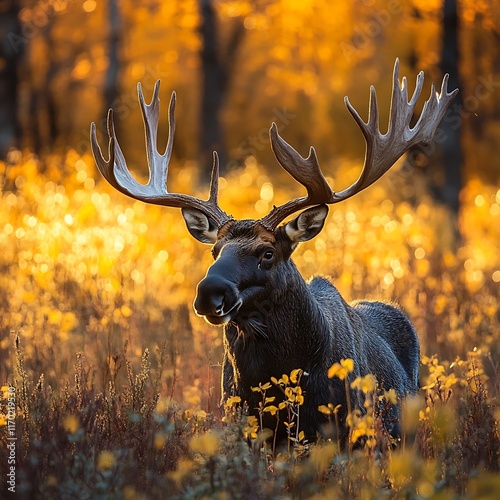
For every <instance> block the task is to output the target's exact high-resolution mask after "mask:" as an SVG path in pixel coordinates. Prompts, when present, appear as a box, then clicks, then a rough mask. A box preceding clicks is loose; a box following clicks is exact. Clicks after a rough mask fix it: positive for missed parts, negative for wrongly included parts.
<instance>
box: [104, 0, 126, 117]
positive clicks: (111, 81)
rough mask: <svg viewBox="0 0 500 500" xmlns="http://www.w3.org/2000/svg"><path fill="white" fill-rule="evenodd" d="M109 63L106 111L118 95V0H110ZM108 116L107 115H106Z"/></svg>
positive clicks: (119, 15) (119, 25)
mask: <svg viewBox="0 0 500 500" xmlns="http://www.w3.org/2000/svg"><path fill="white" fill-rule="evenodd" d="M108 23H109V53H108V57H109V65H108V71H107V73H106V80H105V82H104V104H105V108H104V112H105V113H107V111H108V109H109V108H112V107H113V106H114V105H115V104H116V102H115V101H116V97H117V95H118V72H119V70H120V57H119V52H120V45H121V40H122V18H121V13H120V8H119V6H118V2H117V0H108ZM104 116H106V115H104Z"/></svg>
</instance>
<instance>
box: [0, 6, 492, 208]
mask: <svg viewBox="0 0 500 500" xmlns="http://www.w3.org/2000/svg"><path fill="white" fill-rule="evenodd" d="M0 14H1V16H0V39H1V40H0V45H1V49H0V50H1V52H0V99H1V102H2V107H1V111H0V113H1V115H0V116H1V118H0V156H1V157H2V158H5V157H6V155H7V153H8V151H9V148H12V147H15V148H21V149H25V148H29V149H30V150H32V151H34V152H35V153H37V154H38V155H42V156H43V155H45V154H47V153H53V152H55V151H57V152H63V153H64V152H67V151H68V150H74V151H76V152H77V153H78V154H80V155H82V154H85V153H88V152H89V150H90V147H89V140H88V136H89V124H90V122H92V121H95V122H96V123H97V127H98V132H99V135H100V139H101V143H104V140H105V138H106V140H107V134H106V127H105V116H106V113H107V109H108V108H110V107H112V108H114V109H115V120H116V127H117V133H118V138H119V140H120V142H121V144H122V146H123V148H124V150H125V156H126V157H127V158H128V161H129V165H131V166H133V167H134V168H136V171H137V172H141V168H144V169H145V167H144V164H145V155H144V146H143V131H142V124H141V116H140V113H139V108H138V103H137V98H136V83H137V82H139V81H140V82H142V85H143V89H144V92H145V95H146V98H147V99H148V100H149V98H150V96H151V94H152V89H153V85H154V82H155V81H156V80H158V79H160V80H161V82H162V87H161V91H160V95H161V98H162V102H163V109H162V112H163V115H162V117H161V120H160V121H161V126H160V131H161V132H160V138H161V139H160V140H161V141H163V138H166V133H167V132H166V109H167V103H168V99H169V97H170V93H171V91H172V90H176V92H177V95H178V106H177V131H176V140H175V146H174V155H175V158H176V159H177V160H179V161H182V162H185V161H190V162H196V163H195V164H196V165H197V166H199V169H200V176H201V177H200V178H201V180H202V181H203V180H207V177H208V175H209V174H208V172H209V168H210V163H211V152H212V150H214V149H216V150H217V151H218V152H219V153H220V155H221V157H222V160H223V163H222V165H223V170H225V171H228V170H231V169H233V168H234V167H236V166H238V165H241V164H243V163H244V161H245V159H246V158H248V157H250V156H251V157H257V158H258V160H259V163H262V164H264V165H268V166H269V165H270V166H271V167H270V168H272V169H276V167H275V163H274V159H273V158H272V153H271V152H270V148H269V146H268V135H267V130H268V128H269V125H270V123H271V122H272V121H276V122H277V123H278V125H280V126H281V130H282V131H283V135H284V137H286V139H287V140H288V141H289V142H290V143H291V144H293V145H295V147H297V148H298V149H299V151H301V152H302V153H303V154H304V153H305V152H306V150H307V148H308V146H309V145H314V146H315V147H316V149H317V151H318V153H319V157H320V161H322V163H323V165H325V164H333V165H332V170H328V169H327V172H328V173H330V172H332V171H334V170H335V169H334V168H333V167H335V163H336V161H335V159H336V158H346V157H348V158H353V159H356V161H359V162H360V163H361V160H362V156H363V141H362V138H361V137H362V136H361V134H360V133H359V131H358V130H357V127H356V125H355V123H354V121H353V120H352V119H351V118H350V116H349V115H348V113H347V111H346V110H345V107H344V103H343V97H344V96H345V95H348V96H349V98H350V99H351V102H353V104H354V105H355V107H356V108H357V109H358V110H359V112H360V113H361V115H362V116H364V117H366V110H367V106H368V91H369V86H370V85H371V84H373V85H375V86H376V88H377V91H378V96H379V101H380V108H381V113H382V116H381V129H382V130H385V129H384V127H385V125H384V124H385V123H386V120H387V116H388V110H389V100H390V86H391V74H392V68H393V64H394V60H395V58H396V57H399V59H400V61H401V75H407V76H408V79H409V86H410V90H413V88H414V82H415V77H416V74H417V73H418V71H420V70H424V71H425V74H426V83H425V86H424V91H423V95H422V98H421V99H420V105H421V104H422V103H423V101H424V98H427V97H428V94H429V89H430V84H431V82H435V83H436V84H437V85H439V83H440V81H441V78H442V74H443V73H445V72H448V73H450V75H451V78H450V88H452V89H453V88H455V87H457V86H458V87H459V88H460V94H459V97H458V98H457V100H456V101H455V104H454V106H453V107H452V110H451V112H450V115H449V116H447V118H446V119H445V120H444V121H443V123H442V125H441V131H442V133H440V134H439V140H438V142H437V143H435V144H434V145H433V146H432V147H430V148H426V149H424V150H420V151H413V152H411V153H410V155H409V156H408V158H407V160H406V162H405V165H404V169H405V174H406V175H407V176H411V175H413V170H415V169H417V170H418V171H419V172H424V173H425V175H426V176H427V177H428V181H429V183H430V187H431V189H432V190H433V193H434V195H435V196H436V197H437V198H438V199H440V200H443V201H445V202H446V203H447V204H448V205H449V206H450V207H451V208H452V209H453V210H457V209H458V204H459V195H458V193H459V191H460V189H461V187H462V185H463V183H464V182H465V181H466V180H467V179H470V178H472V177H476V176H479V177H480V178H482V179H484V180H487V181H490V182H497V181H498V179H499V173H500V168H499V165H500V154H499V152H498V147H497V144H498V142H499V141H500V121H499V118H500V48H499V47H500V44H499V38H500V3H499V2H496V1H482V2H477V1H472V0H470V1H469V0H462V1H458V0H356V1H339V2H335V3H334V4H332V2H329V1H326V0H300V1H299V0H296V1H295V0H294V1H279V0H257V1H252V2H250V1H245V0H242V1H234V0H219V1H217V0H182V1H180V0H169V1H156V0H147V1H143V2H131V1H128V0H122V1H120V0H107V1H102V2H96V1H95V0H84V1H83V0H78V1H72V0H39V1H20V0H18V1H15V0H2V1H1V2H0ZM160 144H162V142H160ZM160 149H161V146H160ZM276 170H277V169H276ZM144 173H146V171H145V170H144ZM335 173H336V175H337V173H338V171H337V170H335ZM278 175H279V174H278ZM339 187H340V186H339ZM409 194H411V193H409Z"/></svg>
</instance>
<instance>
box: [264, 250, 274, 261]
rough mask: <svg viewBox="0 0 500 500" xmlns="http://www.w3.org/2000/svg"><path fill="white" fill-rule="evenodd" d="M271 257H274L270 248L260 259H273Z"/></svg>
mask: <svg viewBox="0 0 500 500" xmlns="http://www.w3.org/2000/svg"><path fill="white" fill-rule="evenodd" d="M273 257H274V252H273V251H272V250H268V251H267V252H265V253H264V255H263V256H262V260H267V261H268V262H269V261H270V260H273Z"/></svg>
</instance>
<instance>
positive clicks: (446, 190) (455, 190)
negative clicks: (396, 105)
mask: <svg viewBox="0 0 500 500" xmlns="http://www.w3.org/2000/svg"><path fill="white" fill-rule="evenodd" d="M458 32H459V20H458V14H457V1H456V0H445V2H444V10H443V47H442V52H441V70H442V71H443V73H448V74H449V75H450V80H449V85H448V88H450V89H456V88H460V78H459V68H458V66H459V56H460V54H459V48H458ZM460 96H461V94H460V93H459V94H458V96H457V97H456V98H455V101H454V103H453V104H452V105H451V106H450V108H449V109H448V111H447V112H446V115H445V116H444V118H443V121H442V123H441V126H440V129H441V131H442V132H441V138H442V140H441V144H440V147H441V151H442V156H443V163H444V169H445V172H444V174H445V175H444V179H445V181H444V185H443V187H442V189H441V197H442V199H443V201H444V202H445V203H446V204H447V205H448V206H449V207H450V208H451V209H452V210H453V211H454V212H458V210H459V208H460V190H461V188H462V149H461V141H460V136H461V134H460V131H461V117H460V114H459V111H460V109H461V104H462V101H461V97H460Z"/></svg>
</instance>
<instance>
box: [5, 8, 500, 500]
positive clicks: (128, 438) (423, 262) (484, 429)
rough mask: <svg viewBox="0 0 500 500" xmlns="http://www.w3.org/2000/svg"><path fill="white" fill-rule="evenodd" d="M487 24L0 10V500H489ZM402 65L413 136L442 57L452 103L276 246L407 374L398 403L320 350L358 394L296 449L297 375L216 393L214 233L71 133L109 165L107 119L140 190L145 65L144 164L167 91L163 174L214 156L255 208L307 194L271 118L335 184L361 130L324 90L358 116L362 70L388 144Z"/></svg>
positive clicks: (467, 17)
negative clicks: (395, 329) (366, 181)
mask: <svg viewBox="0 0 500 500" xmlns="http://www.w3.org/2000/svg"><path fill="white" fill-rule="evenodd" d="M499 41H500V2H498V1H496V0H482V1H472V0H439V1H438V0H354V1H350V2H349V1H347V0H340V1H337V2H331V1H330V2H329V1H326V0H300V1H299V0H289V1H283V0H256V1H253V2H250V1H246V0H183V1H181V0H168V1H167V0H165V1H160V0H147V1H143V2H135V3H134V2H131V1H128V0H106V1H102V2H97V1H95V0H39V1H31V0H26V1H24V0H0V197H1V210H0V248H1V251H0V269H1V273H0V359H1V363H0V386H1V389H2V390H1V394H0V445H1V448H0V473H1V485H0V491H1V492H2V494H1V495H0V496H2V498H4V497H5V498H9V494H12V495H11V496H14V495H13V494H14V493H15V494H17V495H18V496H19V497H20V498H29V499H31V498H54V499H59V498H61V499H66V498H68V499H69V498H78V499H80V498H81V499H96V498H97V499H108V498H116V499H122V498H123V499H150V498H151V499H155V498H221V499H222V498H249V499H250V498H252V499H253V498H276V499H281V498H290V499H293V498H311V499H313V498H314V499H316V498H317V499H319V498H325V499H326V498H381V497H387V498H401V497H404V498H446V499H448V498H449V499H452V498H453V499H455V498H496V495H497V493H496V492H498V490H499V489H500V426H499V421H500V406H499V403H498V398H499V396H500V307H499V296H500V150H499V144H500V43H499ZM396 59H398V60H399V74H400V77H401V78H402V77H403V76H406V78H407V83H405V85H407V86H408V90H409V94H410V96H411V93H412V92H413V90H414V88H415V85H416V81H417V75H418V73H419V72H420V71H423V72H424V74H425V80H424V83H423V90H422V94H421V96H420V98H419V99H418V102H417V105H416V108H415V113H414V116H413V119H412V125H415V124H416V123H417V122H418V118H419V116H420V114H421V113H423V112H424V110H423V104H424V102H425V100H426V99H428V98H429V95H432V94H431V93H432V90H431V85H432V84H434V85H435V86H436V90H437V91H438V92H439V91H440V84H441V81H442V79H443V76H444V74H445V73H448V74H449V80H448V89H449V90H453V89H455V88H458V89H459V93H458V95H457V96H456V97H455V99H454V101H453V102H452V104H451V105H450V107H449V109H448V111H447V113H446V114H445V115H444V118H443V120H442V121H441V124H440V125H439V127H438V128H437V131H436V133H435V134H434V140H433V142H432V143H430V144H425V145H424V144H418V145H414V146H412V147H411V148H410V149H409V150H408V151H407V153H406V154H405V155H404V156H403V157H402V158H401V159H400V160H399V161H397V163H396V164H395V165H394V166H393V167H392V168H391V170H389V172H388V173H387V174H385V175H384V176H383V177H382V178H381V179H380V180H378V181H377V182H376V183H374V184H373V185H371V186H370V187H368V188H367V189H366V190H363V192H362V193H360V194H357V195H356V196H353V197H352V198H350V199H348V200H346V201H343V202H342V203H338V204H336V205H332V206H331V207H330V212H329V215H328V216H327V218H326V221H325V224H324V227H323V229H322V231H321V232H320V233H319V235H318V236H316V237H315V238H314V239H311V240H310V241H307V242H304V243H300V244H299V245H298V247H297V249H296V250H295V251H294V253H293V256H292V258H293V261H294V262H295V264H296V266H297V268H298V270H299V271H300V273H301V275H302V276H303V277H304V278H305V279H308V278H309V277H310V276H315V275H325V276H328V277H329V278H330V279H331V280H332V282H333V283H334V285H335V287H336V288H337V289H338V291H339V292H340V293H341V295H342V296H343V297H344V298H345V300H346V301H352V300H363V299H369V300H383V301H388V302H390V303H394V304H398V305H399V306H400V307H401V308H402V309H403V310H404V311H405V313H406V314H407V316H408V317H409V318H410V320H411V322H412V324H413V325H414V327H415V330H416V331H417V333H418V336H419V339H420V345H421V353H420V359H419V370H420V375H419V389H418V391H417V394H416V395H415V396H413V397H411V398H406V399H404V400H403V401H402V402H401V401H400V399H399V396H398V395H397V394H396V392H394V390H393V389H390V390H388V389H384V388H383V387H381V386H380V385H379V384H378V383H377V380H376V379H375V378H374V377H372V376H370V375H366V376H363V377H361V376H360V377H355V376H354V373H355V368H356V367H355V366H354V361H353V360H352V359H349V358H348V359H339V360H338V362H336V363H334V364H333V365H331V366H328V367H327V376H328V378H329V379H331V380H332V381H334V383H336V384H337V386H339V387H341V389H342V390H344V389H345V392H346V394H348V393H349V394H351V393H352V394H357V395H358V396H359V397H360V401H363V403H362V405H361V407H360V408H359V409H357V410H356V409H354V408H351V407H349V408H339V406H341V405H337V403H336V401H335V398H331V400H329V399H328V397H326V398H325V401H324V402H322V404H319V405H318V408H317V411H318V414H321V415H322V417H321V418H323V420H324V421H325V422H327V424H325V425H324V427H323V429H322V432H321V433H319V434H318V435H317V436H316V438H314V439H311V438H309V437H308V436H306V435H305V434H304V432H303V431H302V427H301V422H303V420H301V418H302V419H303V418H305V417H303V415H304V400H307V397H308V393H307V390H305V389H304V387H305V386H304V384H303V383H302V382H303V380H304V377H307V373H306V374H305V375H304V367H303V366H294V367H293V370H290V371H289V372H287V373H279V374H276V376H275V377H268V378H267V379H266V378H263V379H262V380H258V382H257V383H256V384H255V386H253V387H252V388H251V391H253V393H254V394H255V395H256V397H257V399H258V401H259V403H258V404H257V405H255V407H252V408H249V406H248V404H246V403H245V401H243V400H242V399H241V397H239V396H238V395H234V394H233V395H232V397H229V398H226V399H225V400H224V401H223V402H222V403H221V396H222V394H221V383H220V380H221V374H222V372H223V371H224V367H223V366H222V364H223V358H224V354H223V353H224V349H225V346H224V345H223V344H224V342H223V333H222V328H220V327H215V326H213V325H210V324H208V323H207V322H206V321H204V320H203V319H202V318H201V317H199V316H197V315H196V314H195V311H194V310H193V301H194V299H195V296H196V294H197V284H198V283H199V282H200V280H202V278H203V277H204V276H205V273H206V271H207V269H208V268H209V266H210V265H211V264H212V263H213V256H212V252H211V249H210V246H207V245H203V244H202V243H199V242H198V241H196V240H195V239H194V238H193V237H192V236H191V235H192V234H193V232H192V231H191V229H190V231H191V234H190V232H188V230H187V229H186V224H185V222H184V220H183V218H182V217H181V213H180V211H179V210H178V209H176V208H168V207H161V206H157V205H153V204H147V203H143V202H142V201H136V200H133V199H131V198H129V197H126V196H124V195H123V194H121V193H119V192H118V191H117V190H116V189H114V188H113V187H112V186H110V184H109V183H108V182H106V180H104V179H103V177H102V175H101V174H100V172H99V170H98V168H97V166H96V163H95V161H94V158H93V156H92V151H91V141H90V126H91V123H92V122H94V123H95V131H96V138H97V141H98V142H99V144H100V147H101V148H102V151H103V154H104V157H105V158H108V151H107V143H108V140H109V137H108V129H107V115H108V109H109V108H112V109H113V117H114V128H115V132H116V137H117V140H118V141H119V144H120V145H121V148H122V150H123V156H124V157H125V158H126V161H127V165H128V167H129V169H130V171H131V172H132V173H133V177H134V179H137V180H138V181H140V182H141V183H145V182H146V181H147V178H148V167H147V161H146V146H145V141H144V126H143V122H142V116H141V110H140V105H139V100H138V93H137V84H138V83H139V82H140V84H141V88H142V92H143V94H144V98H145V100H146V102H147V103H149V102H150V100H151V99H152V96H153V92H154V88H155V82H156V81H157V80H160V82H161V85H160V88H159V97H160V101H161V105H160V114H159V130H158V139H157V147H158V151H159V152H160V153H163V151H164V150H165V146H166V144H167V137H168V134H169V127H168V103H169V101H170V98H171V94H172V92H173V91H175V96H176V109H175V119H176V129H175V139H174V140H173V149H172V158H171V161H170V168H169V176H168V189H169V191H170V192H178V193H185V194H189V195H192V196H196V197H199V198H201V199H206V197H207V193H208V191H209V181H210V172H211V166H212V158H213V151H214V150H215V151H217V153H218V156H219V158H220V180H219V186H218V192H219V202H220V205H221V207H222V209H223V210H224V211H225V212H227V213H228V214H232V215H233V216H234V217H235V218H237V219H248V218H251V219H258V218H261V217H263V216H265V215H266V214H267V213H268V212H270V211H271V210H272V209H273V207H274V206H276V205H281V204H284V203H285V202H287V201H288V200H290V199H292V198H296V197H300V196H303V195H304V187H303V186H301V185H300V184H299V183H297V182H295V181H294V180H293V179H292V177H291V176H290V175H289V174H288V173H287V172H285V170H284V169H282V168H281V167H280V166H279V164H278V163H277V161H276V158H275V155H274V154H273V151H272V149H271V145H270V137H269V128H270V126H271V124H272V123H273V122H274V123H276V125H277V130H279V134H280V135H281V136H282V137H283V138H284V139H285V140H286V141H287V142H288V143H289V144H291V145H293V147H294V148H296V149H297V151H298V152H299V153H300V154H301V155H303V156H307V154H308V151H309V148H310V146H313V147H314V148H315V151H316V153H317V156H318V161H319V163H320V165H321V169H322V171H323V173H324V175H325V177H326V179H327V181H328V183H329V185H330V186H331V187H332V188H333V190H334V191H341V190H343V189H345V188H346V187H348V186H350V185H351V184H352V183H354V182H355V181H356V179H357V178H358V176H359V175H360V172H361V168H362V165H363V158H364V155H365V143H364V139H363V134H362V133H361V131H360V129H359V126H358V124H357V123H356V121H355V120H354V119H353V118H352V116H351V115H350V114H349V112H348V110H347V109H346V105H345V103H344V97H345V96H348V99H349V102H350V103H351V104H352V105H353V106H354V107H355V108H356V110H358V112H359V114H360V116H361V118H362V119H363V120H365V121H366V120H367V116H368V106H369V99H370V86H371V85H373V86H374V87H375V88H376V93H377V98H378V109H379V113H380V120H379V121H380V130H381V132H382V133H385V132H386V131H387V123H388V120H389V116H390V104H391V86H392V82H393V68H394V65H395V61H396ZM259 265H260V264H259ZM293 347H294V346H291V347H290V346H288V347H287V348H288V349H292V351H293ZM226 348H227V346H226ZM283 352H285V350H284V351H283ZM278 361H279V360H277V361H276V362H277V364H279V363H278ZM275 393H277V394H279V396H280V397H278V398H276V397H275ZM348 399H349V398H348ZM323 403H324V404H323ZM399 403H401V405H402V406H401V422H400V425H401V436H400V437H399V438H396V439H395V438H394V437H393V436H391V435H389V434H388V433H387V432H386V430H385V427H384V425H385V424H384V419H385V421H386V420H387V415H388V410H387V408H390V407H391V405H395V404H399ZM343 410H345V413H346V414H347V417H346V418H345V424H346V428H347V431H346V441H345V443H342V442H341V439H340V438H339V436H340V434H341V432H340V431H339V415H341V414H342V411H343ZM301 412H302V413H301ZM266 422H272V423H273V425H271V426H269V425H267V424H266ZM274 422H276V424H274ZM341 424H342V422H341ZM274 425H276V427H274ZM278 425H285V426H286V429H287V431H286V439H285V440H284V442H279V441H278V440H276V439H275V430H276V429H278ZM270 427H271V428H270ZM4 491H5V494H4Z"/></svg>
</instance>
